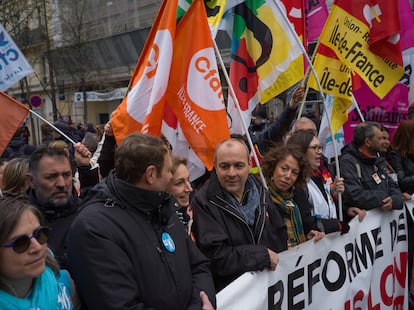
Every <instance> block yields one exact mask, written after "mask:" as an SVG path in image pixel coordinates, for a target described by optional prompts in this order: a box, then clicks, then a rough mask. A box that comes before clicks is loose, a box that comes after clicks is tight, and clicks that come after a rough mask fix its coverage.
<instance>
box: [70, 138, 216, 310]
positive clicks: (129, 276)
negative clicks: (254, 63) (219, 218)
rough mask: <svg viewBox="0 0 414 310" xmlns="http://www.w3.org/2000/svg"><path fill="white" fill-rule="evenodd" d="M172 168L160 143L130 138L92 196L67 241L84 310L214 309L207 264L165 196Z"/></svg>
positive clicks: (116, 155) (74, 224)
mask: <svg viewBox="0 0 414 310" xmlns="http://www.w3.org/2000/svg"><path fill="white" fill-rule="evenodd" d="M171 166H172V160H171V154H170V151H169V149H168V147H167V146H166V145H165V143H164V142H163V141H162V140H161V139H159V138H156V137H152V136H149V135H143V134H139V133H136V134H132V135H129V136H128V137H126V138H125V139H124V140H123V141H122V142H121V143H120V144H119V146H118V148H117V149H116V152H115V170H112V171H111V173H110V174H109V175H108V177H107V178H106V179H105V180H104V181H103V182H102V183H100V184H98V185H97V186H96V187H95V188H94V189H93V190H91V191H90V196H89V197H88V198H87V201H85V203H84V204H83V207H82V210H81V211H80V213H79V215H78V216H77V218H76V219H75V221H74V222H73V225H72V227H71V229H70V232H69V237H68V256H69V264H70V267H71V272H72V275H73V277H74V279H75V282H76V284H77V288H78V291H79V293H80V295H81V298H82V300H83V301H84V303H85V305H86V306H87V309H89V310H91V309H114V310H122V309H177V310H178V309H201V308H202V309H213V306H212V304H211V303H210V301H211V302H212V303H215V295H214V284H213V280H212V277H211V273H210V270H209V262H208V260H207V259H206V258H205V257H204V255H202V254H201V252H200V251H199V250H198V249H197V247H196V246H195V244H194V243H193V242H192V241H191V239H190V238H189V237H188V234H187V233H186V231H185V229H184V227H183V225H182V224H181V223H180V222H179V221H178V217H177V215H176V213H175V209H174V208H173V206H172V201H171V199H170V196H169V195H168V194H167V193H165V190H166V189H167V186H168V184H169V182H170V180H171V177H172V175H171V171H170V169H171Z"/></svg>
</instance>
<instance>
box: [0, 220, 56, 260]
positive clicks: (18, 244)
mask: <svg viewBox="0 0 414 310" xmlns="http://www.w3.org/2000/svg"><path fill="white" fill-rule="evenodd" d="M49 232H50V228H49V227H46V226H40V227H39V228H37V229H36V230H35V231H34V232H33V235H31V236H27V235H24V236H20V237H17V238H16V239H15V240H14V241H13V242H12V243H10V244H5V245H3V248H13V250H14V251H15V252H16V253H19V254H20V253H24V252H26V251H27V249H28V248H29V247H30V241H31V239H32V238H35V239H36V240H37V242H39V243H40V244H45V243H46V242H47V241H48V240H49Z"/></svg>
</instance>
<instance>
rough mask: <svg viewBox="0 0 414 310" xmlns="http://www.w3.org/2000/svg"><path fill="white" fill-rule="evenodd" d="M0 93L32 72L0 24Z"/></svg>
mask: <svg viewBox="0 0 414 310" xmlns="http://www.w3.org/2000/svg"><path fill="white" fill-rule="evenodd" d="M0 55H2V58H1V59H2V61H1V63H0V91H6V90H7V89H9V88H10V87H11V86H13V85H14V84H15V83H17V82H18V81H20V80H21V79H22V78H24V77H25V76H27V75H29V74H30V73H32V72H33V69H32V67H31V66H30V65H29V63H28V62H27V60H26V58H25V57H24V55H23V53H22V52H21V51H20V49H19V48H18V47H17V45H16V43H14V41H13V39H12V38H11V37H10V36H9V34H8V33H7V32H6V30H5V29H4V27H3V26H2V25H1V24H0Z"/></svg>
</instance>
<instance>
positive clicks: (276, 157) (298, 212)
mask: <svg viewBox="0 0 414 310" xmlns="http://www.w3.org/2000/svg"><path fill="white" fill-rule="evenodd" d="M262 168H263V174H264V176H265V178H266V183H267V186H268V188H269V192H270V195H271V197H272V200H273V202H274V204H275V206H276V207H277V209H278V210H279V213H280V215H281V216H282V217H283V220H284V223H285V225H286V228H287V231H288V244H289V246H290V247H293V246H296V245H298V244H300V243H302V242H305V241H306V240H309V239H312V238H315V241H316V240H319V239H321V238H323V237H324V233H322V232H320V231H318V230H317V227H316V221H315V218H314V217H313V216H312V215H311V213H310V210H307V208H303V207H302V206H299V205H298V204H297V202H296V201H295V197H294V188H295V186H305V184H306V175H307V170H308V169H309V168H308V162H307V160H306V158H305V157H304V156H303V154H302V152H301V151H300V149H299V147H298V146H296V145H289V144H287V145H282V144H281V145H278V146H275V147H273V148H271V149H269V151H268V152H267V153H266V154H265V156H264V158H263V161H262Z"/></svg>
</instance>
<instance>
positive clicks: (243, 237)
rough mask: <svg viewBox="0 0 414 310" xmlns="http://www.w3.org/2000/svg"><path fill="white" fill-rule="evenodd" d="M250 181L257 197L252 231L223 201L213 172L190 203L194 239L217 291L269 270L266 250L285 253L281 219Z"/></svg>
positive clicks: (285, 247)
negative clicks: (248, 274)
mask: <svg viewBox="0 0 414 310" xmlns="http://www.w3.org/2000/svg"><path fill="white" fill-rule="evenodd" d="M253 179H254V181H255V183H256V186H257V187H258V189H259V193H260V205H259V206H258V208H257V209H256V219H255V224H254V229H251V228H250V226H249V225H248V224H247V223H246V221H245V220H244V218H243V217H242V215H241V214H240V212H239V211H238V210H237V209H236V208H235V207H233V206H232V205H231V204H230V203H229V202H228V201H226V199H225V198H224V197H225V196H224V191H223V189H222V187H221V186H220V184H219V183H218V180H217V175H216V173H215V172H214V171H213V172H212V173H211V175H210V178H209V180H208V181H207V182H206V183H205V184H204V185H203V186H202V187H201V189H200V190H199V191H198V192H197V193H196V194H195V195H194V198H193V199H192V201H191V205H192V207H193V212H194V222H193V232H194V236H195V238H196V242H197V244H198V246H199V248H200V250H201V251H202V252H203V253H204V254H205V255H206V256H207V257H208V258H209V259H210V260H211V270H212V273H213V278H214V283H215V285H216V290H217V291H219V290H221V289H223V288H224V287H225V286H227V285H228V284H229V283H230V282H232V281H234V280H235V279H236V278H237V277H239V276H240V275H242V274H243V273H244V272H246V271H256V270H263V269H265V268H267V267H269V265H270V258H269V254H268V251H267V248H269V249H271V250H273V251H274V252H281V251H284V250H286V249H287V233H286V227H285V225H284V224H283V221H282V217H281V216H280V214H279V212H278V211H277V209H276V207H275V206H274V205H273V202H272V201H271V198H270V196H269V194H268V193H267V191H266V190H265V189H264V188H263V187H262V186H261V184H260V183H259V182H258V181H257V180H256V179H255V178H254V177H253Z"/></svg>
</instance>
